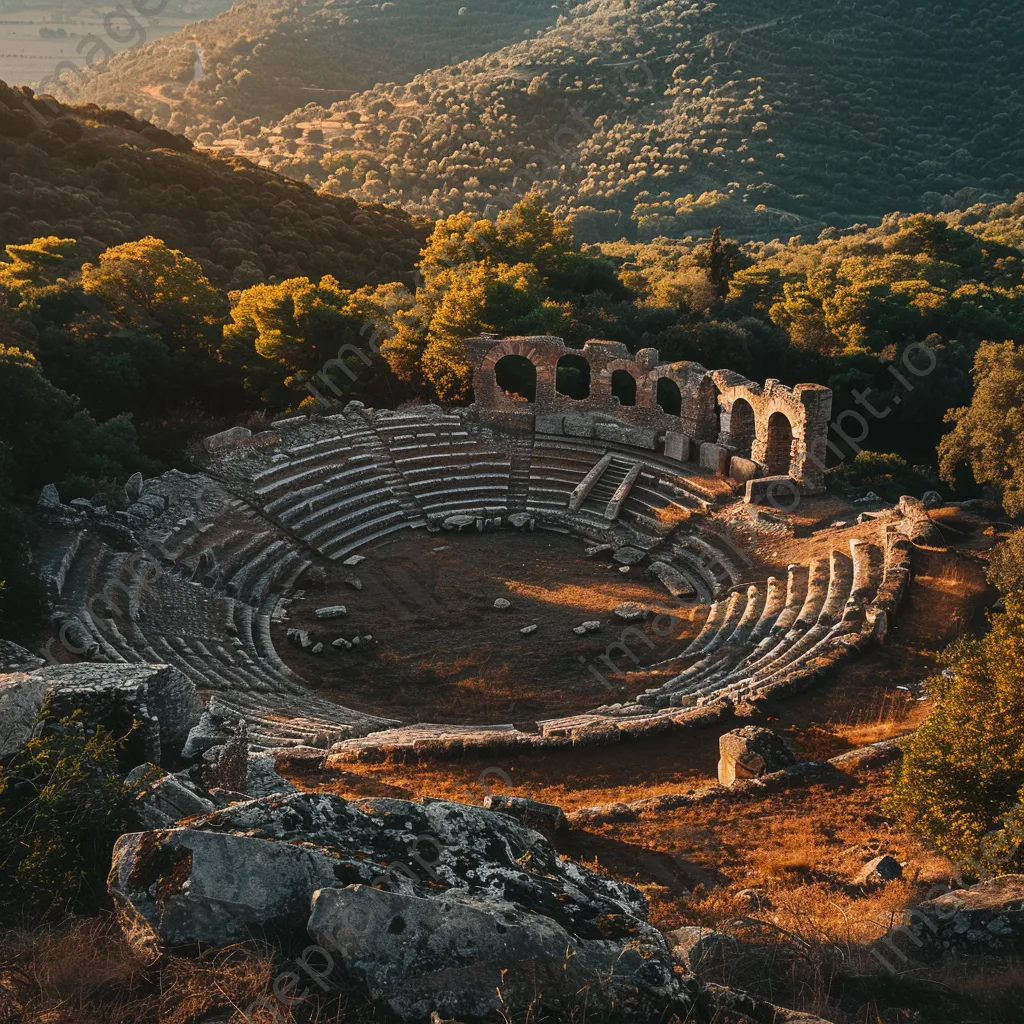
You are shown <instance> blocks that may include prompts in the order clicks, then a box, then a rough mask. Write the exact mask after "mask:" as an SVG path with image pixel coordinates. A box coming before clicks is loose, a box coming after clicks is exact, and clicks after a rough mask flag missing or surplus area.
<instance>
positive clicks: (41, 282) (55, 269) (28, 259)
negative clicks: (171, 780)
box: [0, 235, 81, 298]
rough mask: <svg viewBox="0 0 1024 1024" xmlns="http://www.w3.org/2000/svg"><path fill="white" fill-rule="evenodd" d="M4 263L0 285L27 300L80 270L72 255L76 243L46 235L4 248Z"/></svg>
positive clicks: (2, 264)
mask: <svg viewBox="0 0 1024 1024" xmlns="http://www.w3.org/2000/svg"><path fill="white" fill-rule="evenodd" d="M5 249H6V252H7V260H8V262H6V263H0V285H3V286H5V287H7V288H11V289H14V290H15V291H17V292H19V293H20V294H22V295H23V296H25V297H26V298H28V297H30V296H31V295H33V294H34V293H35V292H38V291H39V290H40V289H43V288H45V287H47V286H52V285H55V284H56V283H57V281H59V280H60V279H61V278H66V277H68V276H70V274H71V273H72V272H73V271H75V270H77V269H79V267H80V265H81V261H80V260H76V259H75V256H76V254H77V250H78V242H77V241H75V239H73V238H58V237H56V235H49V236H47V237H45V238H36V239H34V240H33V241H31V242H28V243H26V244H25V245H8V246H5Z"/></svg>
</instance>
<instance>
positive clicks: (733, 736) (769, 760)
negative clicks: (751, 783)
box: [718, 725, 796, 786]
mask: <svg viewBox="0 0 1024 1024" xmlns="http://www.w3.org/2000/svg"><path fill="white" fill-rule="evenodd" d="M718 752H719V761H718V781H719V782H720V783H721V784H722V785H723V786H731V785H732V784H733V783H734V782H736V781H737V780H738V779H755V778H757V777H758V776H760V775H767V774H769V773H770V772H777V771H781V770H782V769H783V768H788V767H789V766H790V765H793V764H796V758H795V757H794V756H793V753H792V751H791V750H790V749H789V747H788V746H787V745H786V743H785V741H784V740H783V739H782V737H781V736H779V735H777V734H776V733H774V732H772V730H771V729H765V728H762V727H761V726H758V725H747V726H744V727H743V728H742V729H737V730H736V731H735V732H727V733H725V734H724V735H723V736H721V737H719V740H718Z"/></svg>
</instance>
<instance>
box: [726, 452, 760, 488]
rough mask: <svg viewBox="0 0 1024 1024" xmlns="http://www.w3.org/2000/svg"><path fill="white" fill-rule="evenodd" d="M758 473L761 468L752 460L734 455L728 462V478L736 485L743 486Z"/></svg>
mask: <svg viewBox="0 0 1024 1024" xmlns="http://www.w3.org/2000/svg"><path fill="white" fill-rule="evenodd" d="M760 471H761V467H760V466H759V465H758V464H757V463H756V462H754V461H753V460H752V459H743V458H740V456H739V455H734V456H733V457H732V458H731V459H730V460H729V476H730V477H731V478H732V479H733V480H735V481H736V482H737V483H740V484H745V483H746V482H747V481H748V480H753V479H754V478H755V477H756V476H757V475H758V473H760Z"/></svg>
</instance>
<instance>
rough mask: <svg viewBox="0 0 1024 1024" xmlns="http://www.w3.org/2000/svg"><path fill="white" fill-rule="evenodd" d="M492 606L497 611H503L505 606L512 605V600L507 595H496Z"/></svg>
mask: <svg viewBox="0 0 1024 1024" xmlns="http://www.w3.org/2000/svg"><path fill="white" fill-rule="evenodd" d="M494 607H495V608H497V609H498V611H504V610H505V609H506V608H511V607H512V602H511V601H510V600H509V599H508V598H507V597H498V598H495V600H494Z"/></svg>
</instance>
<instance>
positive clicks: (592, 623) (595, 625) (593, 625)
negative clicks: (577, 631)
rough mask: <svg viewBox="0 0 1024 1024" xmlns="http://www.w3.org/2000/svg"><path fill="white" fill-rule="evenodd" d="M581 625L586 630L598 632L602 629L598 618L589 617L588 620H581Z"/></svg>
mask: <svg viewBox="0 0 1024 1024" xmlns="http://www.w3.org/2000/svg"><path fill="white" fill-rule="evenodd" d="M580 625H581V626H582V627H583V630H584V632H587V633H597V632H598V631H599V630H600V629H601V623H600V621H599V620H598V619H588V620H587V621H586V622H581V623H580Z"/></svg>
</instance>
